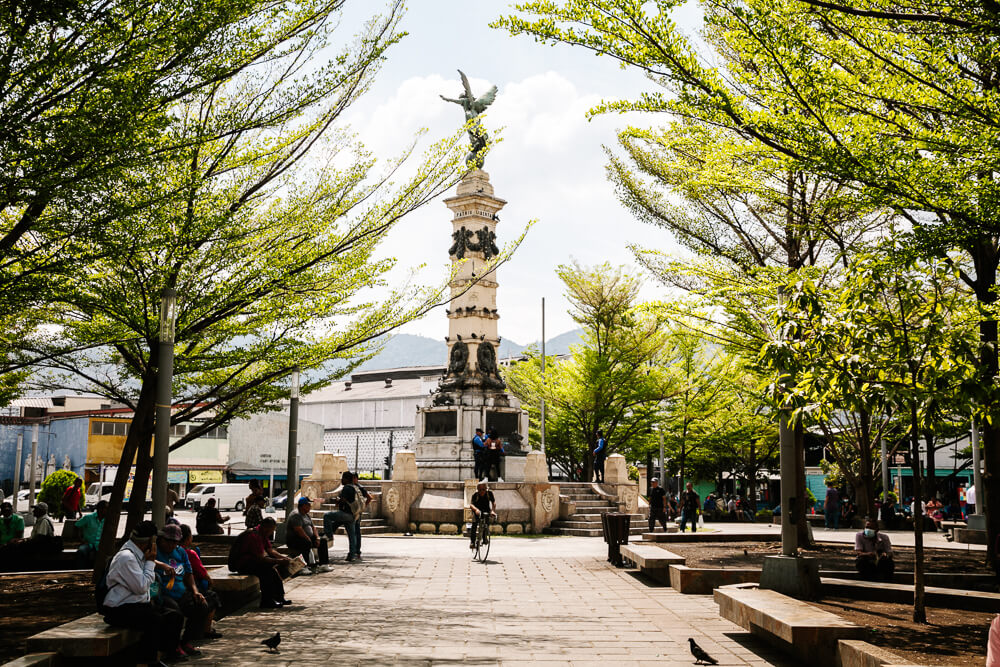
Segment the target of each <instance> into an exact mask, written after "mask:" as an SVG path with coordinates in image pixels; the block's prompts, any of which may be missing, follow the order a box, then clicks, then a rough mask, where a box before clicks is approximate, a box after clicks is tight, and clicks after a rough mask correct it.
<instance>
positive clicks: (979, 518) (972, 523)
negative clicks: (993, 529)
mask: <svg viewBox="0 0 1000 667" xmlns="http://www.w3.org/2000/svg"><path fill="white" fill-rule="evenodd" d="M965 527H966V528H968V529H969V530H982V531H985V530H986V515H985V514H970V515H969V518H968V519H966V523H965Z"/></svg>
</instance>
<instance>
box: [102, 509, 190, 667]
mask: <svg viewBox="0 0 1000 667" xmlns="http://www.w3.org/2000/svg"><path fill="white" fill-rule="evenodd" d="M158 533H159V530H158V529H157V528H156V524H155V523H153V522H152V521H143V522H142V523H140V524H139V525H138V526H136V528H135V530H133V531H132V533H131V534H130V535H129V539H128V541H127V542H125V545H124V546H122V548H121V549H120V550H119V551H118V553H116V554H115V556H114V558H112V559H111V563H110V564H109V565H108V569H107V571H106V572H105V574H104V576H103V577H101V580H100V581H99V582H98V584H97V589H96V591H95V598H96V600H97V608H98V610H99V611H100V613H101V614H102V615H103V616H104V622H105V623H107V624H108V625H110V626H113V627H117V628H130V629H132V630H138V631H139V632H141V633H142V637H141V638H140V640H139V644H138V651H139V653H138V655H137V657H138V660H139V661H140V663H141V664H148V665H160V664H162V663H160V661H159V660H160V658H159V653H158V652H163V653H164V654H165V656H166V659H168V660H180V659H183V658H184V653H183V652H182V651H180V649H179V646H180V641H181V629H182V628H183V626H184V616H182V615H181V613H180V612H178V611H175V610H173V609H170V608H167V607H163V606H159V605H154V604H153V603H152V602H151V601H150V595H149V593H150V588H151V587H152V585H153V582H154V581H155V580H156V573H155V569H156V536H157V534H158Z"/></svg>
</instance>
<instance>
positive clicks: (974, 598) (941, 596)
mask: <svg viewBox="0 0 1000 667" xmlns="http://www.w3.org/2000/svg"><path fill="white" fill-rule="evenodd" d="M820 583H822V584H823V593H824V594H825V595H836V596H839V597H848V598H852V599H855V600H870V601H874V602H898V603H901V604H910V603H912V602H913V584H892V583H887V582H883V581H860V580H857V579H836V578H833V577H822V578H820ZM924 601H925V602H926V603H927V605H929V606H931V607H942V608H947V609H962V610H964V611H982V612H988V613H995V612H1000V593H987V592H983V591H968V590H962V589H957V588H941V587H939V586H924Z"/></svg>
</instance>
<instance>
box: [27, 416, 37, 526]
mask: <svg viewBox="0 0 1000 667" xmlns="http://www.w3.org/2000/svg"><path fill="white" fill-rule="evenodd" d="M37 478H38V424H35V425H34V426H32V427H31V472H30V474H29V475H28V509H32V508H33V507H34V506H35V485H36V484H37V483H38V479H37Z"/></svg>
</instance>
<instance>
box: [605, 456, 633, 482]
mask: <svg viewBox="0 0 1000 667" xmlns="http://www.w3.org/2000/svg"><path fill="white" fill-rule="evenodd" d="M604 483H605V484H631V483H632V482H631V481H629V478H628V466H627V465H626V464H625V457H624V456H622V455H621V454H612V455H611V456H609V457H608V458H607V460H605V462H604Z"/></svg>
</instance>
